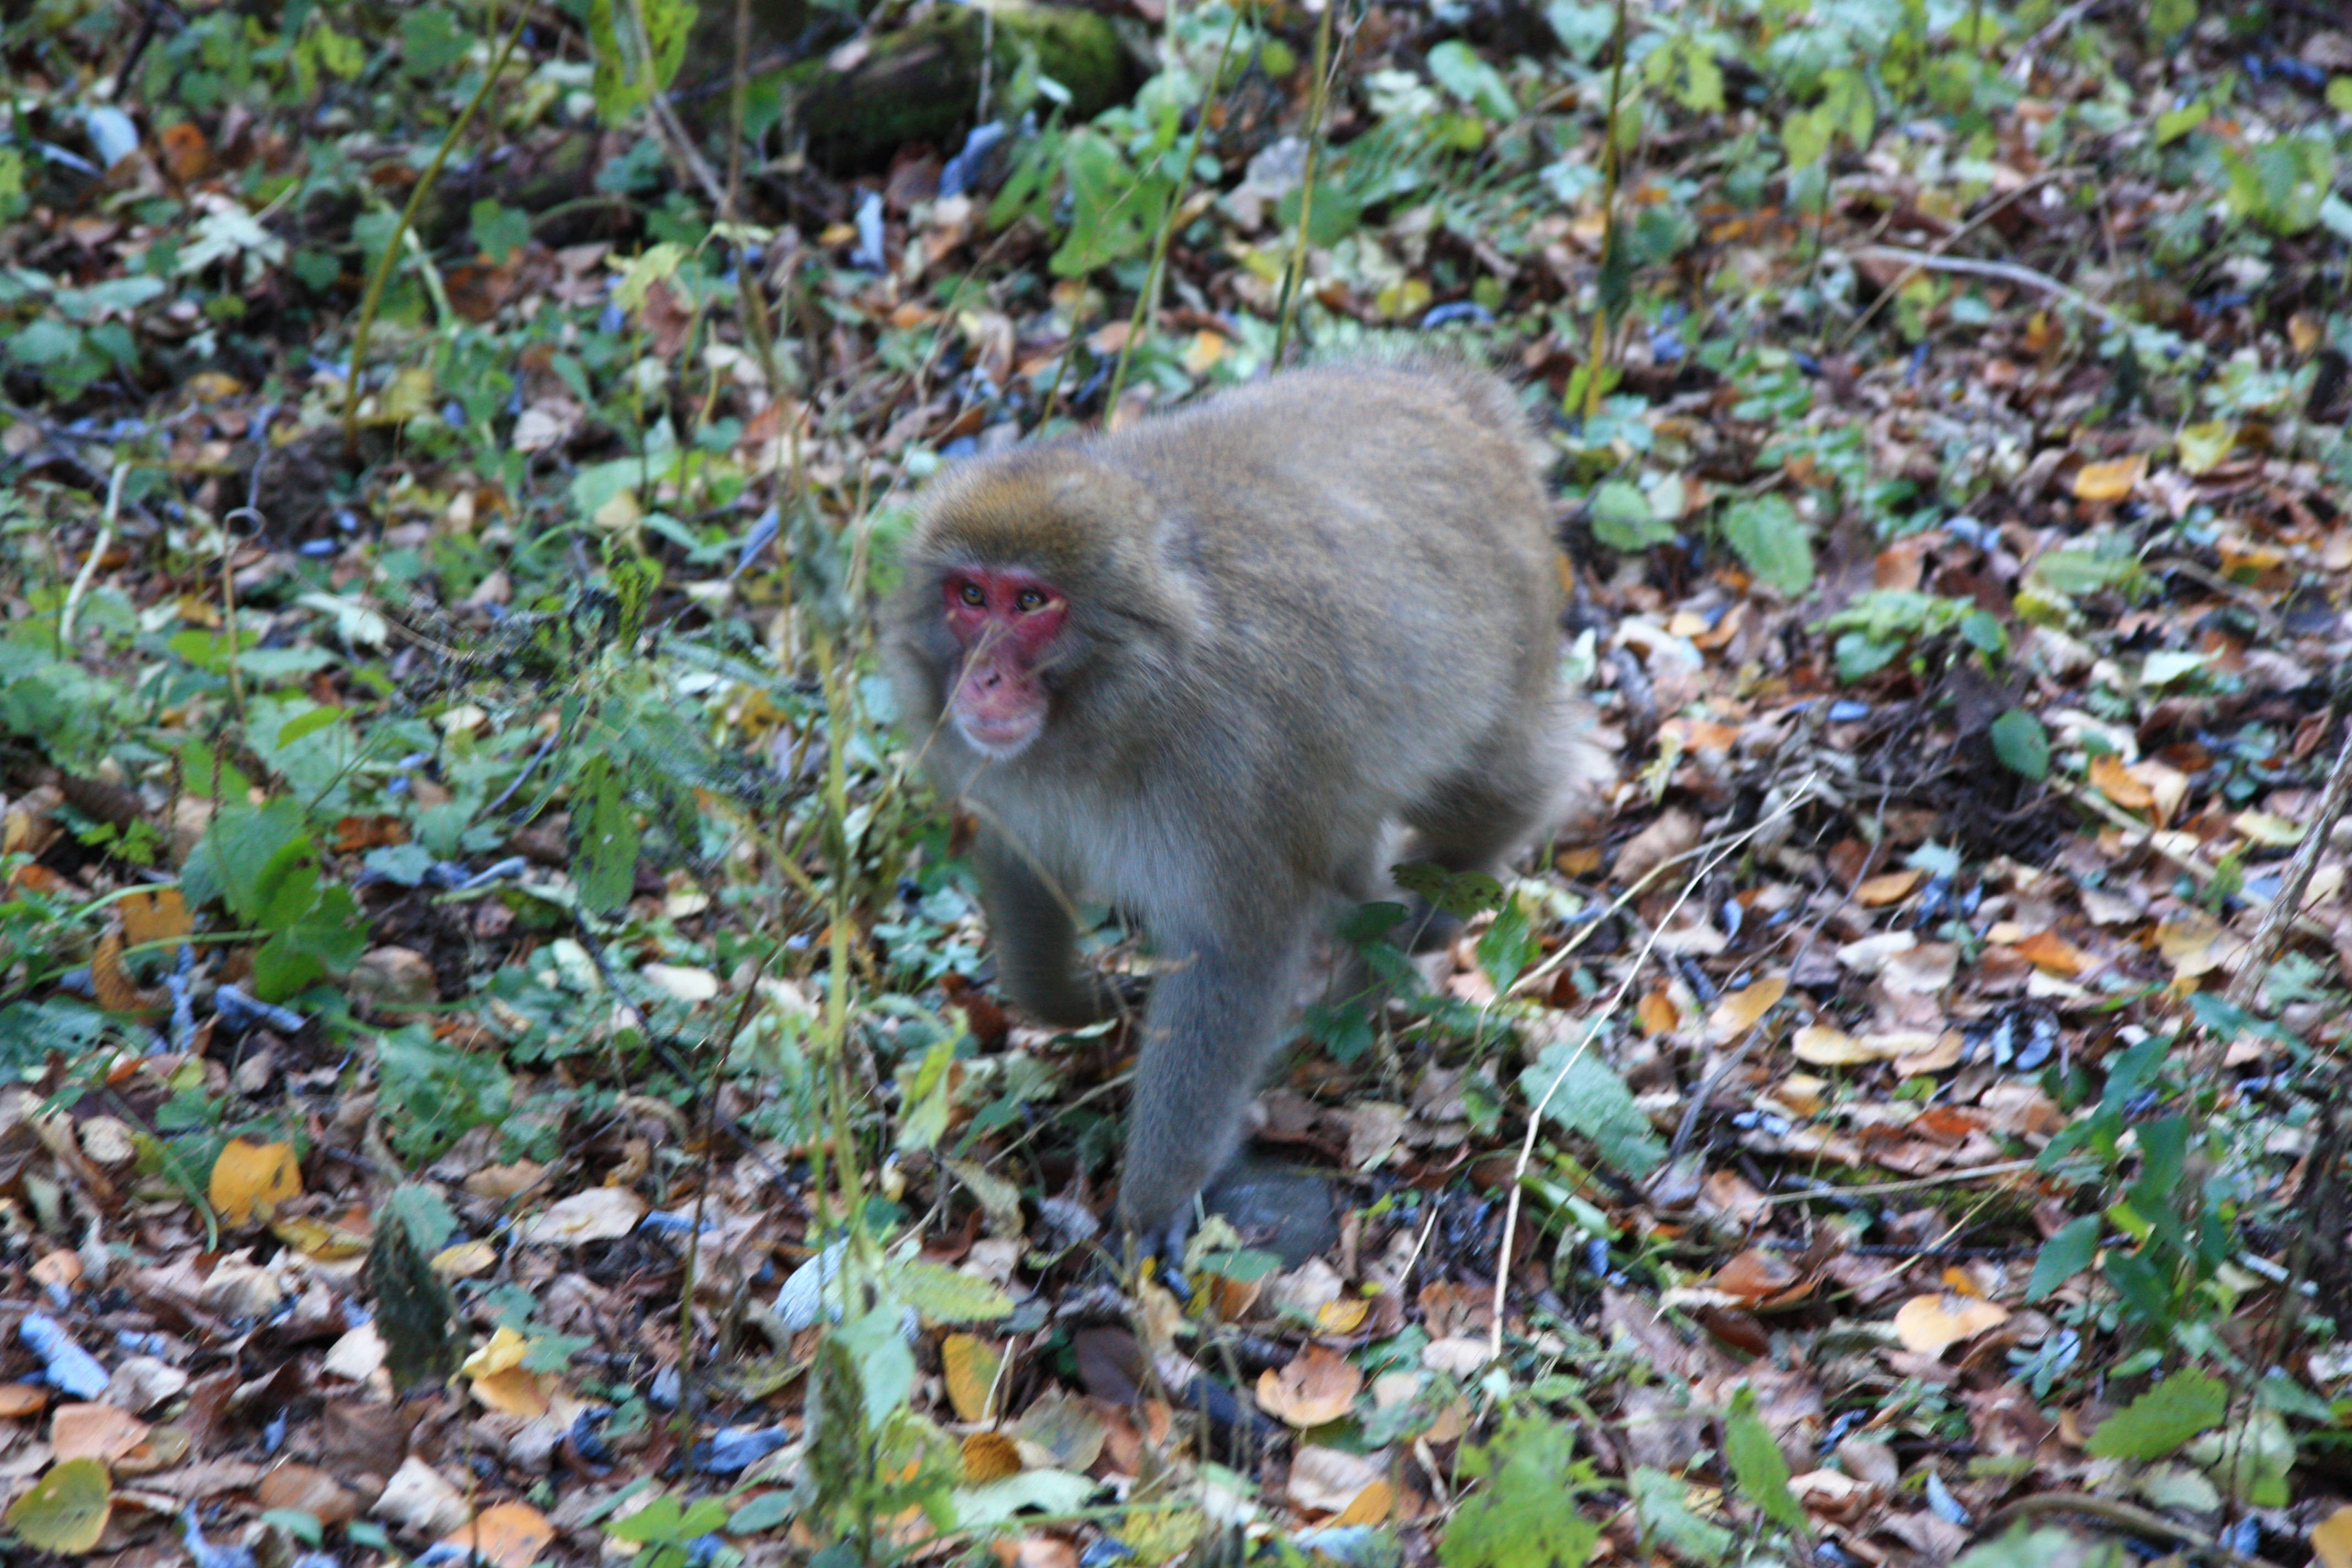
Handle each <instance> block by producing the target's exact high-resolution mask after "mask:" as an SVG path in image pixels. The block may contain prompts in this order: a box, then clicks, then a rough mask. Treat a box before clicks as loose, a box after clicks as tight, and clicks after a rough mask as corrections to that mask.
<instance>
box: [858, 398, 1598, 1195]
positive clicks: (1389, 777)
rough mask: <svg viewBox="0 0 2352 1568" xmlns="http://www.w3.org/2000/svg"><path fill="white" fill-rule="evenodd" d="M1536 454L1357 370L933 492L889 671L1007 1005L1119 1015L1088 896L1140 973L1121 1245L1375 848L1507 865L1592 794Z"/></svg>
mask: <svg viewBox="0 0 2352 1568" xmlns="http://www.w3.org/2000/svg"><path fill="white" fill-rule="evenodd" d="M1547 460H1548V458H1547V455H1546V453H1545V451H1544V448H1543V447H1542V445H1541V443H1540V442H1539V440H1538V438H1537V437H1535V436H1534V434H1533V433H1532V432H1531V431H1530V430H1529V428H1528V424H1527V422H1526V420H1525V418H1524V417H1523V416H1521V414H1520V413H1519V410H1518V408H1517V405H1516V403H1515V402H1514V400H1513V398H1512V396H1511V395H1510V393H1509V392H1508V390H1507V389H1506V388H1505V387H1504V386H1503V385H1502V384H1501V383H1499V382H1497V381H1496V380H1494V379H1493V378H1492V377H1490V376H1487V375H1485V374H1480V373H1477V372H1475V371H1472V370H1469V369H1466V368H1464V367H1460V366H1456V365H1451V364H1443V363H1438V364H1429V363H1413V364H1404V365H1388V364H1349V365H1336V366H1329V367H1324V368H1318V369H1312V370H1300V371H1293V372H1289V373H1286V374H1280V375H1276V376H1274V377H1272V378H1270V379H1268V380H1265V381H1262V382H1258V383H1255V384H1252V385H1249V386H1245V387H1242V388H1238V389H1235V390H1234V391H1230V392H1226V393H1224V394H1223V395H1218V396H1216V397H1213V398H1210V399H1208V400H1206V401H1204V402H1202V403H1200V404H1197V405H1192V406H1191V407H1189V408H1185V409H1182V410H1181V411H1179V412H1176V413H1172V414H1169V415H1166V416H1161V417H1159V418H1154V419H1149V420H1146V421H1144V422H1142V423H1141V424H1139V426H1136V427H1134V428H1132V429H1129V430H1125V431H1121V432H1119V433H1118V434H1117V435H1112V436H1105V437H1091V438H1079V439H1068V440H1057V441H1048V442H1041V443H1038V444H1035V445H1032V446H1029V447H1022V448H1019V449H1017V450H1014V451H1013V452H1010V453H1007V454H1005V455H1003V456H1002V457H996V458H986V459H982V460H977V461H973V462H970V463H966V464H964V465H962V466H961V467H957V468H950V469H948V470H946V471H945V472H943V473H942V474H941V475H940V477H939V478H938V479H936V480H934V481H933V482H932V483H931V485H930V487H929V491H928V492H927V494H926V495H925V496H924V498H923V501H922V508H921V514H922V515H921V521H920V524H919V527H918V528H917V530H916V531H915V533H914V536H913V538H912V540H911V542H910V543H909V546H908V555H907V561H906V573H905V578H904V581H903V584H902V585H901V586H900V588H899V589H898V593H897V594H896V595H895V596H894V597H893V599H892V600H891V602H890V604H889V605H888V606H887V609H886V611H885V616H884V625H883V628H882V629H883V646H884V649H885V658H886V660H887V666H888V669H889V673H890V677H891V679H892V681H893V683H894V685H895V687H896V689H897V691H898V702H899V707H900V710H901V714H902V716H903V721H904V723H905V725H906V727H907V730H908V734H909V736H910V738H911V739H912V741H913V742H914V743H915V745H916V746H917V747H919V749H920V752H921V756H922V760H923V763H924V766H925V768H926V769H927V771H928V772H929V775H930V777H931V779H932V780H933V782H934V783H935V784H937V785H938V787H939V788H940V791H941V792H942V793H943V794H945V795H950V796H951V797H954V798H955V799H957V800H958V801H960V802H961V803H962V804H963V805H966V806H967V807H968V808H969V809H970V810H971V812H972V814H973V816H975V817H976V818H977V820H978V822H979V824H980V831H979V837H978V841H977V843H976V845H975V847H974V850H973V858H974V863H975V865H976V867H977V869H978V871H979V874H980V882H981V889H982V903H983V906H984V909H985V912H986V914H987V917H988V922H989V928H990V931H991V932H992V937H993V940H994V942H995V950H996V957H997V969H998V976H999V981H1000V984H1001V985H1002V987H1003V990H1004V991H1005V992H1006V993H1007V994H1009V995H1010V996H1011V997H1012V999H1013V1001H1014V1002H1015V1003H1016V1004H1018V1005H1020V1006H1021V1007H1022V1008H1023V1009H1024V1010H1025V1011H1026V1012H1028V1013H1029V1014H1031V1015H1033V1016H1035V1017H1036V1018H1038V1019H1039V1020H1041V1021H1043V1022H1045V1023H1049V1024H1056V1025H1066V1026H1075V1025H1078V1024H1083V1023H1087V1022H1092V1021H1096V1020H1098V1019H1101V1018H1103V1017H1106V1016H1110V1015H1111V1014H1112V1013H1113V1012H1114V1011H1116V1009H1117V1008H1118V988H1117V987H1116V986H1115V985H1114V984H1111V983H1110V982H1109V981H1108V979H1107V977H1105V976H1103V975H1100V974H1097V973H1090V972H1087V971H1085V970H1083V969H1082V968H1081V966H1080V965H1079V964H1078V963H1077V962H1076V959H1077V952H1076V942H1075V928H1074V922H1073V919H1072V906H1073V900H1076V899H1077V898H1080V897H1093V898H1097V899H1101V900H1106V901H1108V902H1109V903H1110V904H1112V905H1114V906H1116V907H1117V908H1118V909H1120V910H1122V911H1124V912H1125V913H1126V914H1128V915H1129V917H1130V918H1132V919H1135V920H1138V921H1139V922H1140V924H1141V925H1142V928H1143V931H1144V934H1145V937H1146V939H1147V941H1148V942H1149V943H1150V947H1151V948H1152V950H1153V952H1154V955H1155V961H1156V962H1155V965H1154V968H1155V971H1156V974H1157V977H1156V978H1155V979H1154V980H1153V982H1152V984H1151V994H1150V1002H1149V1005H1148V1006H1147V1007H1146V1009H1145V1012H1144V1016H1143V1020H1142V1031H1141V1042H1140V1055H1139V1060H1138V1063H1137V1069H1136V1079H1135V1091H1134V1099H1133V1108H1132V1110H1131V1112H1130V1115H1129V1123H1128V1139H1127V1152H1126V1160H1125V1164H1124V1167H1123V1172H1122V1175H1121V1179H1120V1186H1119V1214H1120V1217H1121V1218H1122V1219H1123V1220H1124V1221H1125V1222H1126V1223H1127V1224H1128V1225H1129V1226H1131V1227H1133V1228H1135V1229H1137V1230H1139V1231H1142V1232H1144V1233H1146V1234H1147V1235H1149V1236H1155V1237H1156V1236H1160V1235H1162V1234H1166V1233H1167V1231H1166V1230H1164V1229H1163V1227H1169V1228H1172V1229H1173V1231H1174V1232H1175V1233H1177V1234H1181V1227H1182V1226H1183V1225H1184V1223H1185V1221H1186V1220H1187V1219H1188V1218H1189V1216H1190V1214H1191V1208H1192V1197H1193V1194H1195V1193H1196V1192H1197V1191H1198V1190H1199V1189H1200V1188H1201V1186H1202V1184H1203V1183H1205V1182H1207V1181H1209V1180H1210V1179H1211V1178H1213V1176H1215V1175H1216V1173H1218V1171H1219V1169H1220V1168H1221V1167H1222V1166H1223V1164H1224V1163H1225V1162H1226V1160H1227V1159H1228V1157H1229V1156H1231V1154H1232V1153H1233V1152H1234V1145H1235V1144H1236V1143H1237V1142H1239V1139H1240V1135H1241V1129H1242V1124H1243V1121H1244V1113H1245V1112H1246V1110H1247V1109H1248V1105H1249V1102H1250V1100H1251V1098H1252V1096H1253V1094H1254V1092H1255V1089H1256V1086H1257V1082H1258V1079H1259V1075H1260V1074H1261V1073H1262V1072H1263V1071H1264V1070H1265V1067H1266V1064H1267V1061H1268V1058H1271V1057H1272V1056H1273V1054H1274V1051H1275V1048H1276V1047H1277V1046H1278V1045H1279V1044H1280V1043H1281V1042H1282V1040H1283V1039H1284V1038H1285V1037H1286V1023H1287V1020H1288V1016H1289V1012H1290V1008H1291V1006H1292V1005H1293V1003H1294V1002H1295V1001H1296V1000H1297V992H1298V988H1299V984H1300V982H1301V979H1302V977H1303V975H1304V974H1305V973H1306V970H1307V965H1308V964H1309V963H1310V961H1311V959H1312V956H1313V954H1314V952H1315V951H1316V948H1317V946H1318V936H1319V935H1320V933H1321V932H1322V931H1323V930H1324V929H1325V927H1326V924H1327V922H1328V921H1329V920H1330V919H1331V918H1332V916H1333V915H1334V914H1335V913H1337V912H1338V911H1339V910H1341V909H1343V908H1344V907H1346V906H1347V905H1348V904H1349V903H1357V902H1363V901H1367V900H1373V899H1378V898H1382V897H1385V896H1390V894H1391V888H1392V884H1391V881H1390V879H1389V876H1388V871H1389V868H1390V865H1391V862H1392V861H1394V860H1426V861H1433V862H1435V863H1436V864H1437V865H1439V866H1441V867H1444V868H1446V869H1448V870H1452V871H1467V870H1492V869H1495V868H1496V867H1498V866H1499V865H1500V864H1501V863H1502V862H1503V861H1504V860H1506V859H1507V858H1508V857H1510V856H1511V855H1513V854H1514V853H1516V852H1517V851H1518V850H1519V849H1520V848H1522V847H1524V846H1525V845H1526V844H1527V843H1528V841H1529V840H1531V839H1533V838H1534V837H1537V836H1538V834H1541V833H1544V832H1546V831H1548V830H1549V829H1550V828H1551V827H1553V826H1557V825H1558V824H1559V821H1560V820H1561V819H1562V818H1563V817H1564V816H1567V815H1569V814H1570V811H1571V810H1572V809H1574V808H1576V807H1577V806H1578V805H1580V803H1583V804H1589V803H1590V802H1591V801H1592V800H1593V799H1594V798H1595V791H1596V789H1597V786H1598V785H1599V784H1601V782H1602V781H1603V780H1605V779H1606V778H1607V777H1608V776H1609V773H1610V771H1611V770H1610V767H1609V763H1608V762H1607V760H1606V758H1605V756H1604V755H1603V754H1602V752H1601V751H1600V749H1599V748H1598V747H1597V746H1595V745H1594V744H1593V743H1592V742H1591V741H1590V740H1589V739H1588V738H1587V736H1586V734H1585V731H1586V729H1587V727H1588V723H1589V721H1588V719H1587V717H1586V713H1585V709H1584V705H1583V703H1582V701H1581V700H1580V698H1578V697H1577V696H1576V695H1575V694H1574V693H1573V692H1571V691H1570V690H1569V689H1567V688H1566V687H1565V686H1564V685H1563V683H1562V681H1561V679H1560V674H1559V655H1560V648H1559V612H1560V607H1561V592H1560V573H1559V567H1558V563H1557V558H1556V547H1555V545H1554V542H1553V540H1552V537H1551V532H1550V528H1549V508H1548V506H1547V503H1546V500H1545V492H1544V488H1543V484H1542V474H1543V469H1544V467H1545V464H1546V462H1547ZM1400 829H1402V830H1407V831H1408V832H1409V837H1403V838H1402V841H1401V839H1400V831H1399V830H1400ZM1171 1222H1173V1225H1172V1227H1171Z"/></svg>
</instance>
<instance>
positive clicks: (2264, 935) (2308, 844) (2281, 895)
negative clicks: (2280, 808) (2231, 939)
mask: <svg viewBox="0 0 2352 1568" xmlns="http://www.w3.org/2000/svg"><path fill="white" fill-rule="evenodd" d="M2348 804H2352V730H2347V731H2345V734H2344V738H2343V739H2342V741H2340V742H2338V743H2337V745H2336V765H2335V766H2333V767H2331V768H2330V769H2328V771H2327V788H2326V792H2325V793H2323V794H2322V795H2320V797H2319V809H2318V811H2316V812H2315V813H2314V814H2313V815H2312V818H2311V822H2310V825H2309V826H2306V827H2305V829H2304V832H2303V842H2302V843H2301V844H2299V845H2297V846H2296V847H2295V851H2294V859H2292V860H2290V861H2288V862H2287V868H2286V875H2285V876H2284V878H2282V879H2280V881H2279V890H2278V896H2277V897H2276V898H2274V899H2273V900H2271V905H2270V908H2269V909H2267V910H2263V923H2262V924H2261V925H2260V926H2258V927H2256V928H2255V930H2254V940H2253V944H2252V948H2251V949H2250V950H2249V951H2248V952H2247V953H2246V964H2245V967H2244V968H2242V969H2241V970H2239V971H2238V973H2237V977H2236V978H2235V979H2233V980H2231V982H2230V990H2229V999H2230V1001H2231V1003H2232V1004H2234V1005H2238V1006H2241V1007H2242V1006H2244V1005H2247V1004H2248V1003H2251V1002H2252V1000H2253V998H2254V990H2255V988H2256V987H2257V986H2259V985H2260V984H2262V978H2263V969H2264V968H2265V967H2266V966H2267V965H2268V964H2269V963H2270V961H2271V959H2272V957H2273V955H2274V954H2275V953H2276V952H2278V947H2279V943H2280V942H2283V941H2284V940H2285V937H2286V930H2287V927H2288V926H2289V925H2290V924H2294V923H2296V922H2297V921H2298V919H2299V917H2300V916H2301V914H2302V912H2303V896H2304V894H2305V892H2306V891H2308V890H2309V889H2310V887H2311V876H2312V873H2313V872H2314V871H2316V870H2317V869H2318V868H2319V857H2320V855H2321V853H2322V852H2323V851H2324V850H2326V847H2327V841H2328V839H2329V837H2332V836H2333V834H2334V832H2335V828H2336V823H2337V822H2338V821H2340V820H2342V818H2343V816H2344V808H2345V806H2346V805H2348Z"/></svg>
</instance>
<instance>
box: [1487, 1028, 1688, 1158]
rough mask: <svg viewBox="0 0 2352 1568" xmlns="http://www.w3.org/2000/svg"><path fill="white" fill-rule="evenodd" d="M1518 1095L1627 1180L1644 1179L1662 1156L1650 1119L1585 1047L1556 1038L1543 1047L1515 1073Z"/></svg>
mask: <svg viewBox="0 0 2352 1568" xmlns="http://www.w3.org/2000/svg"><path fill="white" fill-rule="evenodd" d="M1555 1079H1557V1080H1558V1084H1559V1087H1558V1088H1553V1082H1554V1080H1555ZM1548 1089H1549V1091H1550V1098H1549V1100H1546V1099H1545V1098H1544V1095H1545V1091H1546V1090H1548ZM1519 1092H1520V1093H1521V1094H1523V1095H1525V1096H1527V1098H1528V1102H1529V1103H1530V1104H1533V1103H1536V1102H1537V1101H1541V1102H1542V1104H1543V1108H1544V1114H1545V1115H1546V1116H1549V1117H1550V1118H1551V1119H1552V1120H1553V1121H1557V1122H1559V1124H1560V1125H1561V1126H1563V1127H1566V1128H1568V1129H1569V1130H1570V1131H1575V1132H1580V1133H1582V1134H1583V1135H1584V1136H1585V1137H1587V1138H1590V1139H1591V1140H1592V1142H1593V1144H1594V1146H1595V1147H1597V1148H1598V1149H1599V1150H1600V1151H1601V1158H1602V1159H1603V1160H1605V1161H1607V1162H1608V1163H1610V1164H1611V1165H1612V1166H1614V1167H1616V1168H1617V1169H1618V1170H1620V1171H1622V1172H1624V1173H1626V1174H1627V1175H1629V1176H1633V1177H1637V1178H1638V1177H1641V1176H1646V1175H1648V1174H1649V1173H1651V1172H1652V1171H1654V1170H1655V1169H1657V1168H1658V1165H1659V1164H1660V1163H1662V1162H1663V1161H1664V1159H1665V1157H1666V1146H1665V1144H1664V1143H1663V1142H1660V1141H1659V1138H1658V1134H1657V1132H1656V1131H1655V1130H1654V1128H1652V1127H1651V1125H1650V1119H1649V1118H1648V1117H1646V1116H1644V1115H1643V1114H1642V1108H1641V1107H1640V1106H1638V1105H1636V1104H1635V1103H1633V1090H1631V1089H1627V1088H1626V1087H1625V1080H1624V1079H1622V1078H1619V1077H1618V1076H1617V1073H1616V1071H1615V1069H1614V1068H1611V1067H1610V1065H1609V1064H1608V1063H1607V1062H1604V1061H1602V1060H1601V1058H1600V1057H1599V1056H1598V1055H1596V1054H1595V1053H1594V1051H1593V1050H1592V1048H1591V1046H1589V1045H1580V1044H1579V1043H1578V1042H1575V1041H1569V1040H1561V1041H1558V1042H1556V1043H1555V1044H1553V1045H1550V1046H1548V1047H1545V1048H1544V1052H1543V1054H1542V1055H1541V1056H1539V1057H1538V1058H1536V1060H1535V1064H1534V1065H1533V1066H1531V1067H1529V1068H1528V1070H1527V1071H1526V1072H1524V1073H1522V1074H1520V1075H1519Z"/></svg>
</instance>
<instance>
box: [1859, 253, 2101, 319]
mask: <svg viewBox="0 0 2352 1568" xmlns="http://www.w3.org/2000/svg"><path fill="white" fill-rule="evenodd" d="M1857 254H1858V255H1862V256H1869V257H1877V258H1881V259H1884V260H1887V261H1899V262H1902V263H1903V264H1904V265H1906V266H1908V267H1916V268H1922V269H1924V270H1927V271H1930V272H1960V273H1966V274H1967V275H1968V276H1969V277H1971V278H1991V279H1998V280H1999V281H2000V282H2003V283H2014V284H2016V285H2017V286H2018V287H2019V288H2021V289H2033V290H2035V291H2036V292H2037V293H2042V294H2047V295H2050V296H2051V297H2052V298H2053V299H2058V300H2065V301H2066V302H2067V303H2068V304H2070V305H2073V306H2075V307H2076V308H2077V309H2079V310H2084V311H2086V312H2088V313H2089V314H2091V315H2094V316H2096V317H2098V318H2099V320H2101V321H2105V322H2106V323H2107V325H2109V326H2111V327H2120V326H2126V325H2128V324H2129V323H2127V322H2126V321H2125V320H2124V318H2123V317H2121V316H2120V315H2117V314H2116V312H2115V311H2113V310H2109V309H2107V307H2106V306H2105V305H2102V304H2100V303H2099V302H2098V301H2097V300H2094V299H2092V298H2091V297H2090V296H2089V295H2088V294H2085V293H2084V292H2083V291H2082V290H2081V289H2074V288H2070V287H2069V286H2067V285H2066V284H2063V283H2061V282H2059V281H2058V279H2055V278H2053V277H2051V276H2050V274H2048V273H2047V272H2036V271H2035V270H2033V268H2031V267H2020V266H2019V265H2018V264H2017V263H2016V262H2014V261H1979V260H1977V259H1976V258H1974V257H1969V256H1938V255H1937V254H1936V253H1935V252H1934V251H1932V250H1912V249H1909V248H1907V247H1904V246H1900V245H1874V246H1870V247H1865V248H1864V249H1863V250H1861V251H1859V252H1857Z"/></svg>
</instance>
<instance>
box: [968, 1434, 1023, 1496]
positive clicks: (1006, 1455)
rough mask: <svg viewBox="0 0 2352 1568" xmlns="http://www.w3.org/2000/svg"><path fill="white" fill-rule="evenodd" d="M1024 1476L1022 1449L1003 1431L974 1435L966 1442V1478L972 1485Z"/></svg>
mask: <svg viewBox="0 0 2352 1568" xmlns="http://www.w3.org/2000/svg"><path fill="white" fill-rule="evenodd" d="M1020 1473H1021V1450H1020V1449H1019V1448H1017V1447H1014V1446H1013V1439H1012V1438H1010V1437H1008V1436H1005V1435H1004V1434H1003V1433H1002V1432H974V1433H972V1434H971V1435H970V1436H967V1437H965V1438H964V1440H963V1479H964V1480H965V1482H966V1483H967V1484H969V1485H971V1486H979V1485H981V1484H982V1482H985V1481H1001V1480H1003V1479H1004V1478H1005V1477H1007V1476H1017V1475H1019V1474H1020Z"/></svg>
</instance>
